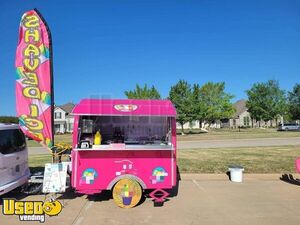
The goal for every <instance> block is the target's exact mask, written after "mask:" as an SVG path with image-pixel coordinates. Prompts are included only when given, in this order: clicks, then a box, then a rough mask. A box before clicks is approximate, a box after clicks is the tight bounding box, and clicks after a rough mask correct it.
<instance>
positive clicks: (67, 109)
mask: <svg viewBox="0 0 300 225" xmlns="http://www.w3.org/2000/svg"><path fill="white" fill-rule="evenodd" d="M57 107H59V108H61V109H62V110H64V111H65V112H67V113H71V112H72V110H73V108H74V107H75V104H73V103H71V102H69V103H66V104H64V105H59V106H57Z"/></svg>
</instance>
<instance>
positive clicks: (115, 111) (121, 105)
mask: <svg viewBox="0 0 300 225" xmlns="http://www.w3.org/2000/svg"><path fill="white" fill-rule="evenodd" d="M72 114H75V115H115V116H116V115H135V116H142V115H143V116H147V115H152V116H172V117H174V116H176V110H175V107H174V106H173V104H172V102H171V101H169V100H140V99H83V100H81V101H80V103H79V104H78V105H76V106H75V108H74V109H73V112H72Z"/></svg>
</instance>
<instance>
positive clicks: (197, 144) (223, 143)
mask: <svg viewBox="0 0 300 225" xmlns="http://www.w3.org/2000/svg"><path fill="white" fill-rule="evenodd" d="M177 143H178V149H179V150H184V149H206V148H237V147H259V146H285V145H300V137H286V138H253V139H225V140H197V141H178V142H177ZM48 153H49V151H48V150H47V149H45V148H43V147H30V148H29V155H37V154H48Z"/></svg>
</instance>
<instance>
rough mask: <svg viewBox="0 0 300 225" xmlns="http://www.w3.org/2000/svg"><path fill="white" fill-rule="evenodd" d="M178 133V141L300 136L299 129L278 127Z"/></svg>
mask: <svg viewBox="0 0 300 225" xmlns="http://www.w3.org/2000/svg"><path fill="white" fill-rule="evenodd" d="M194 132H195V131H194ZM188 133H189V132H188V131H187V135H177V140H178V141H190V140H222V139H251V138H278V137H283V138H284V137H300V132H299V131H294V132H293V131H277V130H276V129H271V128H269V129H260V128H256V129H252V128H248V129H240V131H239V130H238V129H213V130H210V131H209V132H208V133H203V132H202V133H196V134H195V133H193V132H191V134H188Z"/></svg>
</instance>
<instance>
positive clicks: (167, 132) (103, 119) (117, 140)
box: [78, 116, 171, 148]
mask: <svg viewBox="0 0 300 225" xmlns="http://www.w3.org/2000/svg"><path fill="white" fill-rule="evenodd" d="M97 131H99V133H100V134H101V139H102V140H101V145H102V146H103V147H104V146H105V145H106V146H107V145H112V144H120V145H122V144H123V145H125V146H127V147H129V148H130V146H132V147H134V146H136V147H137V146H148V147H149V146H152V147H154V146H155V147H157V148H165V147H166V146H171V118H169V117H163V116H151V117H149V116H81V118H80V120H79V132H78V135H79V137H78V140H79V143H78V144H80V143H88V145H89V146H93V145H94V139H95V136H96V133H97ZM85 147H87V146H86V145H85Z"/></svg>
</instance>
